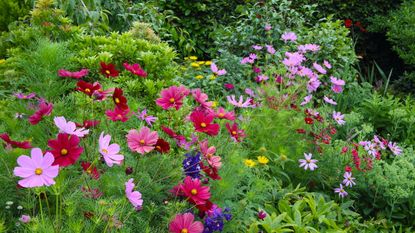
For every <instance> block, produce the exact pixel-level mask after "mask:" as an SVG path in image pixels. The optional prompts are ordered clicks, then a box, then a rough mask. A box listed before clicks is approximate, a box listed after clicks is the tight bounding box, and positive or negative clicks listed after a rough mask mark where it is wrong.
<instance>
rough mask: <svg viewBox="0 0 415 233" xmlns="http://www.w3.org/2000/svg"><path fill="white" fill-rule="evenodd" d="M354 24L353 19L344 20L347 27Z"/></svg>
mask: <svg viewBox="0 0 415 233" xmlns="http://www.w3.org/2000/svg"><path fill="white" fill-rule="evenodd" d="M352 25H353V21H352V20H351V19H345V20H344V26H345V27H347V28H350V27H352Z"/></svg>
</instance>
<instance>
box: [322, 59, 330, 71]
mask: <svg viewBox="0 0 415 233" xmlns="http://www.w3.org/2000/svg"><path fill="white" fill-rule="evenodd" d="M323 65H324V66H325V67H326V68H327V69H331V64H330V63H329V62H328V61H326V60H324V61H323Z"/></svg>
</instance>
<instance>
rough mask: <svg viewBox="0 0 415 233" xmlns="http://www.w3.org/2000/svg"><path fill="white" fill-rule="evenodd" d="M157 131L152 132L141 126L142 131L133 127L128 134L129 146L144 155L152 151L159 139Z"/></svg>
mask: <svg viewBox="0 0 415 233" xmlns="http://www.w3.org/2000/svg"><path fill="white" fill-rule="evenodd" d="M158 138H159V137H158V134H157V131H153V132H151V130H150V129H149V128H147V127H143V128H141V130H140V132H138V131H137V130H135V129H132V130H130V131H129V132H128V134H127V143H128V147H129V148H130V149H131V150H132V151H135V152H138V153H140V154H142V155H144V154H146V153H148V152H150V151H152V150H153V149H154V146H155V145H156V143H157V140H158Z"/></svg>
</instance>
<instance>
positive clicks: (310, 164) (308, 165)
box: [298, 153, 318, 171]
mask: <svg viewBox="0 0 415 233" xmlns="http://www.w3.org/2000/svg"><path fill="white" fill-rule="evenodd" d="M312 156H313V155H312V154H311V153H308V154H306V153H304V158H305V159H299V160H298V162H300V167H304V170H307V169H310V170H311V171H314V169H316V168H318V166H317V164H316V163H317V162H318V160H315V159H311V157H312Z"/></svg>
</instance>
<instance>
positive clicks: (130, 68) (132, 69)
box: [123, 62, 147, 78]
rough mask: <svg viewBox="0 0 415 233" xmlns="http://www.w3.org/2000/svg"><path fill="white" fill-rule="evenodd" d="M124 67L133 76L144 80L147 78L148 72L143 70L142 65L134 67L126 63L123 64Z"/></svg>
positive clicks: (134, 65)
mask: <svg viewBox="0 0 415 233" xmlns="http://www.w3.org/2000/svg"><path fill="white" fill-rule="evenodd" d="M123 66H124V68H125V69H126V70H128V71H130V72H131V73H132V74H135V75H137V76H140V77H143V78H145V77H147V72H145V71H144V70H143V69H141V66H140V64H137V63H136V64H133V65H130V64H128V63H127V62H125V63H124V64H123Z"/></svg>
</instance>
